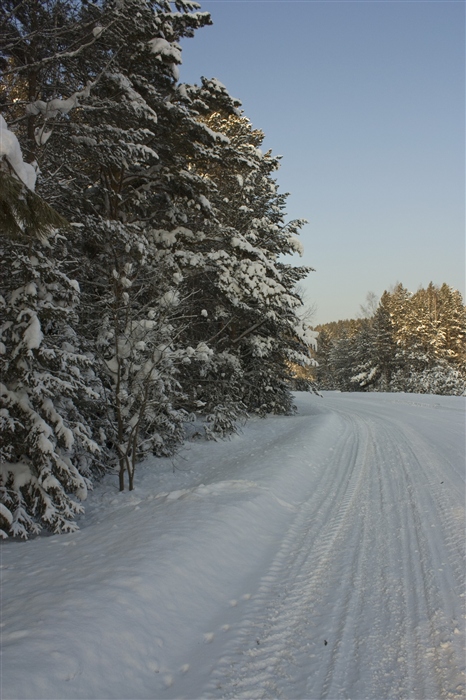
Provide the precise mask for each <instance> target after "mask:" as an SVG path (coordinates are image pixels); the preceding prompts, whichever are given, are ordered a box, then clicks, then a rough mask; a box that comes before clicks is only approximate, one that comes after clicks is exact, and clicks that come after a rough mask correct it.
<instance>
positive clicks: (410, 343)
mask: <svg viewBox="0 0 466 700" xmlns="http://www.w3.org/2000/svg"><path fill="white" fill-rule="evenodd" d="M369 301H370V302H371V303H369V304H368V307H369V315H368V317H366V318H360V319H351V320H345V321H337V322H333V323H327V324H323V325H319V326H316V327H315V330H316V331H318V332H319V336H318V341H317V351H316V353H315V359H316V360H317V362H318V367H317V368H316V370H315V376H316V380H317V384H318V386H319V388H321V389H340V390H341V391H405V392H417V393H429V394H456V395H461V394H464V393H465V391H466V312H465V306H464V302H463V299H462V296H461V294H460V293H459V292H458V291H457V290H455V289H452V288H451V287H450V286H449V285H448V284H442V285H441V286H435V285H434V284H432V283H430V284H429V285H428V287H427V288H426V289H419V290H418V291H417V292H415V293H410V292H409V291H408V290H407V289H406V288H405V287H403V285H402V284H398V285H397V286H396V287H395V288H394V289H393V290H392V291H385V292H384V293H383V294H382V297H381V299H380V302H379V304H378V305H377V306H375V305H374V303H373V298H372V297H371V299H369ZM374 307H375V308H374ZM366 313H367V309H366Z"/></svg>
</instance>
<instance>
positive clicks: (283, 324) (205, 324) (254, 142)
mask: <svg viewBox="0 0 466 700" xmlns="http://www.w3.org/2000/svg"><path fill="white" fill-rule="evenodd" d="M181 92H182V95H183V97H184V99H185V101H186V102H187V103H188V105H190V107H191V109H195V110H197V111H198V112H199V122H200V124H201V125H203V126H204V127H205V128H206V129H207V130H208V132H210V133H213V134H214V135H218V136H219V137H220V138H219V137H218V136H217V140H216V151H214V152H212V150H210V151H209V152H208V153H207V152H204V155H202V154H200V155H199V156H198V157H197V158H196V160H194V161H193V163H192V164H190V171H191V172H192V173H193V174H196V175H197V176H198V177H201V178H202V179H203V180H204V182H205V183H206V186H207V187H208V188H209V189H208V204H207V205H208V208H209V209H210V210H211V212H212V214H213V216H211V217H210V218H208V219H206V220H205V222H204V227H203V231H202V233H203V235H202V236H201V237H197V238H196V237H195V238H193V239H192V246H191V247H190V249H191V250H192V251H193V252H194V251H195V252H196V254H197V255H200V256H202V260H203V262H202V264H200V265H199V266H198V267H197V269H196V270H195V272H194V273H192V274H189V275H187V278H186V283H187V285H188V286H187V288H186V289H187V291H188V290H189V292H190V293H191V294H192V298H193V304H194V305H195V306H194V308H195V309H196V313H195V314H194V320H193V323H192V324H190V326H189V328H188V329H187V335H186V337H187V338H189V337H191V338H192V337H194V338H199V337H202V336H203V337H204V338H206V337H207V338H208V339H209V344H210V345H211V346H212V347H213V348H215V353H214V356H213V357H212V361H211V363H210V372H211V373H212V374H211V375H210V376H208V377H199V381H198V383H197V384H194V383H193V384H192V387H193V399H195V400H197V401H201V402H202V403H203V404H204V405H205V406H207V407H208V409H207V410H210V411H211V412H212V413H213V414H215V413H216V412H218V411H221V410H222V408H223V404H224V403H225V399H226V398H229V400H230V402H231V401H233V402H236V404H237V406H238V408H239V407H240V406H241V405H244V406H245V407H246V408H247V410H248V411H255V412H257V413H261V414H263V413H266V412H277V413H279V412H285V413H287V412H290V410H291V407H292V397H291V393H290V376H291V375H292V371H291V368H290V362H295V363H299V364H306V363H309V353H308V345H309V344H310V343H312V342H313V341H314V336H313V335H312V337H311V335H310V334H308V333H307V332H306V328H305V324H303V323H302V322H301V321H300V319H299V314H298V310H299V308H300V307H301V306H302V302H301V299H300V298H299V295H298V294H296V293H295V291H294V288H295V286H296V283H297V282H298V281H299V280H300V279H302V278H303V277H305V276H306V275H307V274H308V272H309V268H304V267H293V266H291V265H286V264H284V263H283V262H281V260H280V258H281V256H283V255H286V254H288V253H292V252H295V251H296V250H300V244H299V242H298V240H297V238H296V235H297V233H298V232H299V229H300V228H301V226H302V223H303V222H302V221H294V222H291V223H290V224H288V225H286V224H285V222H284V206H285V201H286V195H281V194H279V193H278V189H277V185H276V182H275V181H274V179H273V174H274V173H275V171H276V170H277V169H278V159H277V158H275V157H273V156H272V155H271V153H266V154H263V153H262V151H261V150H260V145H261V144H262V141H263V139H264V135H263V133H262V132H260V131H258V130H254V129H253V128H252V126H251V123H250V122H249V120H248V119H247V118H246V117H245V116H244V115H243V114H242V113H241V112H240V111H239V103H238V101H236V100H233V99H232V98H231V97H230V96H229V95H228V93H227V91H226V89H225V87H224V86H223V85H222V84H221V83H219V82H218V81H217V80H215V79H211V80H206V79H202V84H201V85H200V86H182V87H181ZM204 369H205V368H203V370H202V372H204ZM231 410H232V414H234V412H235V409H234V408H233V407H232V409H231Z"/></svg>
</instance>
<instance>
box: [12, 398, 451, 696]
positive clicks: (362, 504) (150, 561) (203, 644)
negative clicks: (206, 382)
mask: <svg viewBox="0 0 466 700" xmlns="http://www.w3.org/2000/svg"><path fill="white" fill-rule="evenodd" d="M297 401H298V407H299V413H298V416H296V417H293V418H283V417H281V418H279V417H274V418H270V419H267V420H265V421H260V420H253V421H250V422H249V423H248V424H247V426H246V427H245V429H244V431H243V433H242V434H241V435H239V436H235V437H234V438H233V439H232V440H231V441H229V442H227V443H217V444H204V443H194V444H192V445H190V446H189V448H187V449H186V450H185V451H184V453H183V455H182V458H180V459H178V461H177V463H176V467H177V469H176V471H175V473H173V469H172V465H171V463H170V462H169V461H168V460H154V461H153V462H152V463H148V464H146V465H144V466H143V467H141V470H140V474H139V476H138V486H137V489H136V491H135V492H133V493H132V494H118V493H117V492H116V490H115V489H116V483H115V480H114V479H113V478H109V479H108V480H107V481H106V483H105V484H104V485H103V486H102V487H99V489H97V490H96V493H95V494H94V495H93V496H92V500H91V503H90V506H89V509H88V514H87V515H86V517H85V518H84V520H83V523H82V529H81V531H80V532H79V533H75V534H73V535H67V536H61V537H50V538H44V539H41V540H36V541H31V542H27V543H16V542H7V543H6V544H5V545H4V546H3V555H2V576H3V578H2V594H3V605H2V608H3V620H2V632H3V639H2V646H3V669H2V681H3V695H2V697H3V698H4V700H19V699H20V698H36V699H39V698H47V699H48V700H52V699H54V698H57V699H58V698H63V699H65V698H67V699H69V700H71V699H74V698H93V699H98V698H102V699H103V698H114V699H117V698H118V699H123V698H126V699H132V700H138V699H139V698H154V699H155V698H167V699H172V698H190V699H194V698H287V699H290V700H291V699H292V698H297V699H301V700H304V699H308V700H320V699H324V698H327V699H329V700H336V699H339V698H352V699H353V700H363V699H366V698H367V699H369V700H376V699H377V700H395V699H399V700H407V699H408V698H409V699H411V698H413V699H414V698H417V699H419V700H437V699H438V700H440V699H441V698H464V697H465V685H464V668H465V651H464V625H465V620H464V602H465V601H464V578H465V577H464V573H465V569H464V564H465V557H464V555H465V529H464V528H465V478H464V472H465V400H464V399H463V398H460V397H439V396H420V395H404V394H339V393H325V394H324V397H323V398H319V397H316V396H309V395H303V394H299V395H298V396H297Z"/></svg>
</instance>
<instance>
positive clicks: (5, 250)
mask: <svg viewBox="0 0 466 700" xmlns="http://www.w3.org/2000/svg"><path fill="white" fill-rule="evenodd" d="M0 120H1V121H0V127H1V129H0V186H1V187H2V200H3V201H2V205H3V206H2V212H1V213H2V217H1V220H2V224H3V225H2V228H1V236H0V378H1V382H0V406H1V408H0V428H1V433H2V440H1V445H0V535H1V536H2V537H6V536H8V535H13V536H15V535H19V536H21V537H25V538H27V537H28V535H29V534H31V533H37V532H39V531H40V530H41V528H42V527H46V528H47V529H49V530H52V531H54V532H64V531H71V530H73V529H75V528H76V525H75V523H74V519H75V516H76V515H77V514H78V513H80V512H81V511H82V506H81V505H80V503H79V501H82V500H84V499H85V498H86V494H87V490H88V488H89V486H90V481H89V476H90V473H91V467H92V462H93V456H95V455H96V454H97V453H98V447H97V445H96V443H95V442H94V441H93V440H92V435H91V429H90V426H89V424H88V421H87V420H86V417H85V416H86V408H85V406H86V403H87V402H90V401H92V400H94V399H95V398H96V397H97V394H96V392H95V391H94V390H93V388H92V385H93V383H94V377H93V372H92V370H91V368H90V363H89V359H88V358H87V357H86V356H85V355H84V354H83V353H82V352H80V347H79V340H78V338H77V337H76V333H75V330H74V328H73V322H74V321H75V317H76V307H77V303H78V299H79V286H78V284H77V282H76V281H75V280H72V279H70V278H69V277H68V276H67V275H66V274H65V273H64V272H63V271H62V270H61V269H60V266H59V263H58V260H57V254H56V252H57V248H59V247H60V246H61V240H60V239H61V237H60V236H57V235H54V234H53V228H52V227H57V226H62V225H63V224H64V223H65V222H64V220H63V219H62V218H61V217H60V216H59V215H58V214H57V213H56V212H54V211H53V210H51V209H50V207H48V205H47V204H46V203H45V202H43V201H41V200H40V198H39V197H38V196H36V195H34V193H33V192H32V191H31V190H30V189H29V188H28V186H27V185H26V184H25V181H26V182H28V183H29V185H31V184H32V183H31V180H30V178H29V177H28V175H30V174H31V170H30V169H29V168H28V167H27V166H28V164H27V163H24V161H22V154H21V150H20V148H19V144H18V142H17V140H16V137H15V135H14V134H13V133H12V132H10V131H9V130H8V129H7V128H6V124H5V122H4V120H3V118H2V117H0ZM7 197H8V198H7ZM47 234H48V238H46V239H45V237H46V236H47ZM44 239H45V240H44Z"/></svg>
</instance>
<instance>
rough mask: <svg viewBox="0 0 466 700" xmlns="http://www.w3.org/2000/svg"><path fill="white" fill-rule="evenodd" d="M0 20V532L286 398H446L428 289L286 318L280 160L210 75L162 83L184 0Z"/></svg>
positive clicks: (43, 519)
mask: <svg viewBox="0 0 466 700" xmlns="http://www.w3.org/2000/svg"><path fill="white" fill-rule="evenodd" d="M0 23H1V44H0V62H1V69H2V73H3V80H2V84H1V87H0V109H1V114H0V157H1V161H0V163H1V165H0V218H1V232H2V234H1V260H0V264H1V271H0V280H1V282H0V284H1V292H0V309H1V317H0V332H1V338H0V352H1V355H0V362H1V370H0V378H1V383H0V400H1V408H0V424H1V431H2V441H1V447H0V459H1V466H0V500H1V502H0V526H1V533H2V536H3V537H9V536H20V537H23V538H27V537H29V536H30V535H32V534H37V533H39V532H40V531H41V530H42V529H45V530H49V531H52V532H55V533H60V532H71V531H73V530H74V529H75V528H76V524H75V519H76V516H77V515H78V514H79V513H81V512H82V511H83V505H82V502H83V501H84V500H85V499H86V494H87V492H88V490H89V489H90V488H92V484H93V483H94V482H95V481H96V480H98V479H99V478H100V477H101V476H102V475H103V474H105V473H106V472H108V471H109V470H110V471H115V470H116V472H117V473H118V474H119V485H120V490H124V489H126V488H129V489H130V490H131V489H132V488H133V486H134V480H135V478H136V479H137V473H135V472H136V465H137V462H138V461H140V460H141V459H142V458H143V457H144V455H147V454H154V455H156V456H170V455H172V454H173V453H174V452H175V451H176V450H177V448H178V447H179V446H180V445H181V444H183V442H184V441H186V440H187V439H196V438H205V439H216V438H219V437H223V436H225V435H227V434H228V433H229V432H232V431H234V430H235V428H236V427H237V426H238V425H239V424H240V423H241V421H243V420H244V419H245V418H246V417H247V416H248V415H250V414H255V415H259V416H265V415H266V414H269V413H275V414H290V413H292V412H293V410H294V406H293V394H292V391H293V390H294V389H296V388H299V389H301V390H303V389H304V390H310V391H317V390H318V388H322V389H340V390H343V391H367V390H371V391H374V390H380V391H406V392H424V393H426V392H427V393H447V394H461V393H463V392H464V389H465V376H466V375H465V370H464V367H465V344H464V335H465V331H464V329H465V309H464V305H463V300H462V298H461V295H460V294H459V293H458V292H456V291H454V290H453V289H451V288H450V287H449V286H448V285H447V284H444V285H443V286H441V287H440V288H437V287H435V286H433V285H430V286H429V287H428V288H427V289H421V290H419V291H418V292H416V293H414V294H411V293H409V292H408V291H407V290H406V289H404V288H403V287H402V285H398V286H397V287H396V288H395V289H394V290H393V291H391V292H385V293H384V295H383V296H382V298H381V300H380V303H379V304H378V305H376V306H375V308H373V309H371V310H370V312H369V313H368V314H367V317H366V318H364V319H362V320H361V319H360V320H358V321H354V322H353V321H342V322H338V323H333V324H326V325H324V326H319V327H316V328H314V329H312V328H311V327H310V326H309V323H308V322H306V321H305V320H303V319H305V314H303V308H304V305H303V300H302V295H301V294H300V292H299V289H300V287H299V283H300V281H301V280H303V279H304V278H305V277H306V276H307V275H308V273H309V272H310V268H307V267H304V266H295V265H293V264H290V263H288V262H286V256H287V255H291V254H293V253H296V252H298V253H299V252H300V250H301V243H300V242H299V239H298V235H299V231H300V228H301V227H302V225H303V223H304V222H303V221H302V220H295V221H288V220H287V218H286V194H282V193H280V192H279V190H278V187H277V184H276V180H275V173H276V171H277V169H278V167H279V159H278V158H277V157H275V156H274V155H273V154H272V153H271V152H270V151H268V152H263V151H262V150H261V145H262V142H263V139H264V134H263V133H262V132H261V131H260V130H258V129H256V128H254V127H253V125H252V124H251V122H250V121H249V120H248V118H247V116H246V115H245V114H244V112H243V111H242V109H241V104H240V102H238V101H237V100H236V99H234V98H232V97H231V96H230V95H229V93H228V91H227V89H226V88H225V87H224V86H223V85H222V84H221V83H220V82H219V81H218V80H216V79H207V78H202V79H200V81H199V85H186V84H180V83H179V81H178V77H179V73H178V66H179V64H180V63H181V60H182V56H181V48H180V45H179V41H180V40H181V39H184V38H190V37H193V36H194V34H195V31H196V29H198V28H201V27H203V26H205V25H208V24H210V23H211V19H210V16H209V14H208V13H205V12H201V11H200V7H199V6H198V5H197V4H196V3H195V2H189V1H188V0H176V1H175V2H168V0H158V1H157V2H156V1H154V0H125V2H121V1H120V0H115V1H112V0H109V1H108V2H107V1H106V0H97V2H88V1H87V0H3V2H2V9H1V14H0ZM195 40H197V39H195ZM212 71H213V72H214V71H215V65H213V66H212ZM316 331H318V333H319V340H318V345H317V347H316V343H315V338H316V335H317V333H316ZM316 361H317V363H318V366H317V367H315V366H314V365H315V362H316Z"/></svg>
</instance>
